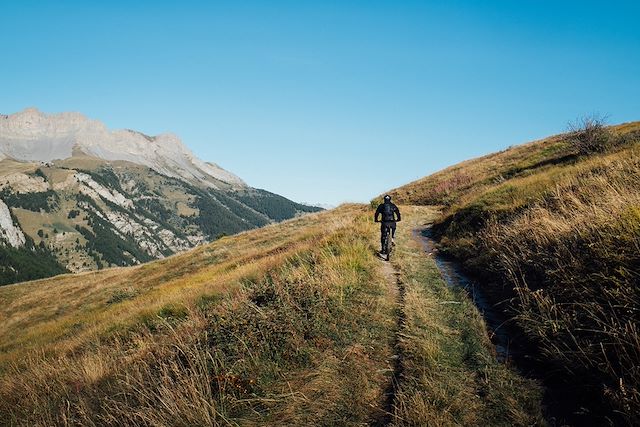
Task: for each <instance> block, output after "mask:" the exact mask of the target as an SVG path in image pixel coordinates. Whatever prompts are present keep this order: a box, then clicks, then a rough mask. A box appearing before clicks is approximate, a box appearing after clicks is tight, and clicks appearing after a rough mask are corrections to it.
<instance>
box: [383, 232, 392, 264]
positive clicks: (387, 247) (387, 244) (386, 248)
mask: <svg viewBox="0 0 640 427" xmlns="http://www.w3.org/2000/svg"><path fill="white" fill-rule="evenodd" d="M382 246H383V247H382V251H383V252H384V254H385V255H386V256H387V261H389V255H390V254H391V230H389V227H385V229H384V244H383V245H382Z"/></svg>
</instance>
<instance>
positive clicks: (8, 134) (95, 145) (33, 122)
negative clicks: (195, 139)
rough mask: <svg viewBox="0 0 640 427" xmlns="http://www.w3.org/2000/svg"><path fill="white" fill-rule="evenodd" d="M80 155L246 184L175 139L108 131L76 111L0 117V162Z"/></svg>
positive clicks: (176, 175)
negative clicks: (199, 156)
mask: <svg viewBox="0 0 640 427" xmlns="http://www.w3.org/2000/svg"><path fill="white" fill-rule="evenodd" d="M76 153H83V154H86V155H89V156H93V157H97V158H99V159H103V160H126V161H129V162H132V163H136V164H139V165H144V166H148V167H150V168H151V169H153V170H155V171H157V172H159V173H161V174H163V175H167V176H171V177H174V178H182V179H187V180H190V181H197V182H200V183H203V184H204V185H207V186H210V187H214V188H218V187H219V183H218V181H221V182H223V183H227V184H230V185H233V186H245V185H246V184H245V183H244V182H243V181H242V180H241V179H240V178H239V177H237V176H236V175H234V174H232V173H231V172H228V171H226V170H224V169H222V168H221V167H219V166H217V165H215V164H212V163H205V162H203V161H202V160H200V159H198V158H197V157H195V156H194V154H193V153H192V152H191V151H190V150H189V149H188V148H187V147H185V146H184V144H182V142H181V141H180V138H178V137H177V136H176V135H173V134H170V133H167V134H161V135H158V136H147V135H144V134H142V133H139V132H135V131H132V130H117V131H110V130H109V129H107V127H106V126H105V125H104V124H103V123H101V122H99V121H97V120H91V119H88V118H87V117H85V116H83V115H82V114H79V113H60V114H51V115H48V114H44V113H42V112H40V111H39V110H37V109H35V108H29V109H26V110H24V111H22V112H19V113H16V114H11V115H8V116H0V160H1V159H2V158H5V157H8V158H11V159H14V160H19V161H41V162H50V161H53V160H57V159H67V158H70V157H71V156H72V155H74V154H76Z"/></svg>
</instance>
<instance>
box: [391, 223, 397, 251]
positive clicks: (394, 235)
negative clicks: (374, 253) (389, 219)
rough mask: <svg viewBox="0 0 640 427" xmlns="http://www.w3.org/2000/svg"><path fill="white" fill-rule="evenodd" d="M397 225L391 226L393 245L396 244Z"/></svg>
mask: <svg viewBox="0 0 640 427" xmlns="http://www.w3.org/2000/svg"><path fill="white" fill-rule="evenodd" d="M395 240H396V223H395V222H394V223H393V224H392V225H391V243H393V244H394V245H395V244H396V241H395Z"/></svg>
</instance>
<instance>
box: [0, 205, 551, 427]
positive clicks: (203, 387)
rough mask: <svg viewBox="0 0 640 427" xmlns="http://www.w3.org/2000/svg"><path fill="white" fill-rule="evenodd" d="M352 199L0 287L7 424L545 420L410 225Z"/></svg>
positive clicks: (416, 215)
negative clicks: (169, 253)
mask: <svg viewBox="0 0 640 427" xmlns="http://www.w3.org/2000/svg"><path fill="white" fill-rule="evenodd" d="M435 214H436V212H435V211H434V210H432V209H430V208H413V209H410V208H406V210H405V217H406V219H405V221H406V222H405V224H406V225H405V227H404V228H401V229H400V234H399V238H398V247H397V252H396V253H397V254H398V256H397V257H396V258H397V259H398V261H397V262H394V263H391V264H390V263H385V262H382V261H381V260H379V259H377V258H376V257H375V248H376V246H377V244H378V236H377V233H378V227H376V226H375V225H374V224H373V222H372V220H371V215H372V212H371V211H370V210H369V209H368V208H365V207H363V206H355V205H351V206H343V207H340V208H338V209H336V210H334V211H330V212H323V213H319V214H313V215H309V216H305V217H303V218H299V219H295V220H290V221H287V222H285V223H281V224H277V225H270V226H267V227H264V228H262V229H258V230H253V231H249V232H245V233H242V234H239V235H236V236H231V237H224V238H222V239H220V240H217V241H216V242H214V243H212V244H208V245H205V246H202V247H199V248H197V249H195V250H192V251H190V252H187V253H184V254H180V255H176V256H173V257H170V258H167V259H165V260H161V261H154V262H151V263H148V264H145V265H141V266H135V267H126V268H113V269H106V270H102V271H99V272H92V273H84V274H79V275H63V276H58V277H55V278H52V279H46V280H40V281H37V282H28V283H21V284H15V285H9V286H4V287H2V288H0V422H1V423H3V424H6V425H29V426H33V425H36V426H37V425H66V424H76V425H140V426H143V425H144V426H159V425H173V426H181V425H182V426H187V425H190V426H191V425H274V426H275V425H277V426H280V425H297V426H307V425H363V424H372V425H399V426H400V425H407V426H408V425H451V424H465V425H470V424H476V425H488V424H491V425H532V424H540V423H542V421H541V416H540V401H539V400H540V394H539V391H538V388H537V386H536V384H535V383H533V382H531V381H529V380H524V379H522V378H520V377H518V376H517V375H516V374H515V373H514V372H513V371H511V370H510V369H509V368H508V367H507V366H505V365H502V364H499V363H497V362H496V361H495V357H494V355H493V353H492V352H493V350H492V346H491V343H490V342H489V339H488V338H487V335H486V330H485V327H484V324H483V322H482V318H481V316H480V315H479V314H478V312H477V311H476V309H475V308H474V307H473V304H471V303H470V302H469V300H468V298H467V297H466V295H464V294H462V293H459V292H457V291H455V290H452V289H449V288H448V287H447V286H446V285H445V283H444V282H443V281H442V279H441V278H440V276H439V274H438V271H437V268H436V267H435V264H434V262H433V260H432V259H431V258H427V257H425V256H424V254H423V251H422V249H421V247H420V245H419V244H418V243H417V242H416V241H414V240H413V239H412V238H411V229H412V228H413V227H414V226H417V225H419V224H422V222H423V221H424V220H425V219H427V220H429V219H432V218H433V217H434V216H435Z"/></svg>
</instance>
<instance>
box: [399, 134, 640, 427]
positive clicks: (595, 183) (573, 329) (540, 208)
mask: <svg viewBox="0 0 640 427" xmlns="http://www.w3.org/2000/svg"><path fill="white" fill-rule="evenodd" d="M587 131H594V132H595V133H594V134H593V135H595V137H594V136H593V135H592V134H590V133H588V132H587ZM585 141H587V142H593V144H591V145H588V144H587V145H585ZM639 142H640V122H635V123H628V124H624V125H619V126H614V127H611V128H597V129H595V130H594V129H587V128H585V129H582V130H581V131H579V132H573V133H567V134H564V135H558V136H554V137H551V138H548V139H545V140H542V141H536V142H532V143H529V144H524V145H521V146H516V147H511V148H509V149H507V150H504V151H502V152H499V153H495V154H491V155H488V156H485V157H481V158H478V159H474V160H469V161H466V162H463V163H460V164H458V165H455V166H452V167H450V168H448V169H445V170H443V171H441V172H438V173H436V174H434V175H431V176H428V177H426V178H423V179H421V180H419V181H416V182H413V183H410V184H408V185H406V186H404V187H401V188H398V189H396V190H393V191H392V192H391V194H392V195H393V196H395V198H396V199H397V200H399V201H401V202H402V203H410V204H418V205H440V206H441V207H442V208H443V212H442V215H441V216H440V217H439V219H438V220H437V221H436V224H435V225H434V230H435V232H436V235H437V236H438V237H439V239H440V244H441V248H442V250H443V251H446V252H447V253H449V254H451V255H453V256H455V257H457V258H459V259H460V260H461V261H462V262H464V265H465V266H466V268H467V269H468V270H470V271H472V272H473V273H475V275H477V276H478V277H479V278H481V280H482V281H483V283H484V286H485V288H486V289H487V290H488V291H489V292H490V293H491V294H492V295H493V297H494V300H495V301H504V303H503V304H502V305H501V306H503V307H505V310H507V311H508V312H509V313H510V314H511V315H512V316H513V317H514V319H515V325H516V326H517V328H518V329H519V330H520V331H521V332H522V333H523V334H524V339H523V341H526V344H527V345H529V346H531V347H530V349H531V351H532V354H535V355H537V358H538V360H539V361H540V362H541V363H542V364H541V365H540V366H541V367H542V369H543V370H544V373H543V374H542V376H543V377H544V378H545V380H546V381H547V385H549V386H550V393H553V392H554V390H556V394H555V395H553V394H551V395H550V397H549V399H550V401H552V400H555V401H556V402H561V403H560V406H563V407H562V408H560V409H561V410H562V411H564V412H565V414H564V415H565V416H566V417H567V419H568V420H570V421H572V422H575V423H580V424H589V423H596V424H606V423H608V422H619V423H640V418H638V414H640V369H638V363H637V362H638V360H640V333H639V332H638V330H639V327H640V312H639V311H638V307H640V143H639Z"/></svg>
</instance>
